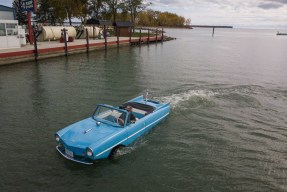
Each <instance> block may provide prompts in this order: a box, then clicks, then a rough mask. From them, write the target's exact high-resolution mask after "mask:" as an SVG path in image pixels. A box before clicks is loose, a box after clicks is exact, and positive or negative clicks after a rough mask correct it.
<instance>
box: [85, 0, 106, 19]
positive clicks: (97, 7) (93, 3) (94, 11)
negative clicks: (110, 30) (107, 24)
mask: <svg viewBox="0 0 287 192" xmlns="http://www.w3.org/2000/svg"><path fill="white" fill-rule="evenodd" d="M88 4H89V7H88V11H89V14H90V15H92V16H94V17H95V18H97V19H99V18H101V17H102V12H105V7H104V0H90V1H89V2H88Z"/></svg>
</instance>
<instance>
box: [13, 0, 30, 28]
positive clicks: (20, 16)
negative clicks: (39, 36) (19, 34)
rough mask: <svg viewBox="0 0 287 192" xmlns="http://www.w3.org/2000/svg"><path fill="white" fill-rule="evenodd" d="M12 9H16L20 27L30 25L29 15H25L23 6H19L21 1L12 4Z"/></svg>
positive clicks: (16, 0)
mask: <svg viewBox="0 0 287 192" xmlns="http://www.w3.org/2000/svg"><path fill="white" fill-rule="evenodd" d="M12 7H13V8H14V9H15V13H16V18H17V20H18V22H19V25H27V24H28V19H27V14H26V13H25V11H23V9H22V7H21V5H19V1H18V0H14V1H13V3H12Z"/></svg>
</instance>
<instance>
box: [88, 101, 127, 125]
mask: <svg viewBox="0 0 287 192" xmlns="http://www.w3.org/2000/svg"><path fill="white" fill-rule="evenodd" d="M125 116H126V113H125V112H122V111H120V110H118V109H116V108H112V107H107V106H102V105H99V106H98V107H97V109H96V111H95V113H94V115H93V118H94V119H96V120H104V122H108V123H113V125H117V126H123V125H124V121H125ZM119 118H121V119H123V121H121V120H119Z"/></svg>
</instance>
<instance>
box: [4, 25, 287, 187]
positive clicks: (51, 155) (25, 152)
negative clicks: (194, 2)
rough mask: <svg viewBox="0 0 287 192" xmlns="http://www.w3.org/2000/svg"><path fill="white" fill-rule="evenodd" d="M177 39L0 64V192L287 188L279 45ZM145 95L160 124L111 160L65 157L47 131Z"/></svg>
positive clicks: (284, 64) (185, 33)
mask: <svg viewBox="0 0 287 192" xmlns="http://www.w3.org/2000/svg"><path fill="white" fill-rule="evenodd" d="M167 32H168V34H169V35H170V36H173V37H177V40H174V41H169V42H165V43H163V44H161V43H159V44H151V45H150V46H141V47H122V48H120V49H116V48H115V49H109V50H108V51H107V52H105V51H97V52H91V53H90V54H89V55H87V54H78V55H71V56H69V57H68V58H65V57H58V58H53V59H48V60H42V61H39V62H38V64H35V63H34V62H27V63H22V64H16V65H10V66H2V67H0V123H1V128H0V131H1V132H0V191H5V192H6V191H29V192H32V191H53V192H55V191H69V192H73V191H75V192H76V191H88V190H89V191H117V192H119V191H124V192H127V191H220V192H223V191H243V192H246V191H287V148H286V142H287V140H286V136H287V54H286V53H287V52H286V50H287V36H276V35H275V34H276V32H277V31H276V30H242V29H241V30H239V29H221V30H218V29H216V30H215V36H214V37H213V38H212V37H211V33H212V30H210V29H194V30H179V29H169V30H167ZM146 89H149V90H150V94H151V95H152V96H153V97H154V98H156V99H159V100H162V101H169V102H170V103H171V108H172V109H171V114H170V116H169V117H168V119H166V120H165V121H164V122H162V123H160V124H159V125H158V126H156V127H155V128H154V129H153V130H152V131H151V132H149V133H148V134H147V135H145V136H144V137H142V138H140V139H139V140H138V141H137V142H136V143H134V144H133V145H132V146H130V147H128V148H126V149H125V150H124V151H123V153H122V155H121V156H120V158H119V159H117V160H114V161H110V160H103V161H99V162H98V163H96V164H95V165H92V166H86V165H81V164H76V163H74V162H71V161H68V160H66V159H64V158H63V157H62V156H61V155H59V154H58V152H57V151H56V149H55V146H56V142H55V140H54V133H55V132H56V131H58V130H59V129H61V128H63V127H65V126H67V125H69V124H71V123H73V122H76V121H78V120H81V119H83V118H86V117H88V116H90V115H91V114H92V112H93V110H94V108H95V106H96V104H98V103H108V104H112V105H119V104H121V103H122V102H124V101H127V100H129V99H131V98H133V97H135V96H138V95H140V94H142V93H143V92H144V91H145V90H146Z"/></svg>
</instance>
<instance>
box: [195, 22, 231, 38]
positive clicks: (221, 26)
mask: <svg viewBox="0 0 287 192" xmlns="http://www.w3.org/2000/svg"><path fill="white" fill-rule="evenodd" d="M195 27H199V28H212V37H213V36H214V31H215V28H221V29H224V28H227V29H232V28H233V26H228V25H190V28H191V29H192V28H195Z"/></svg>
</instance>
